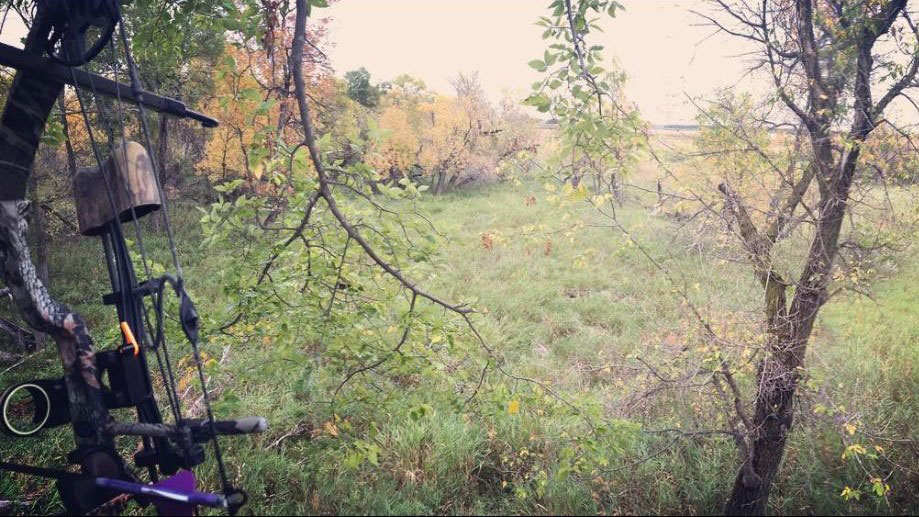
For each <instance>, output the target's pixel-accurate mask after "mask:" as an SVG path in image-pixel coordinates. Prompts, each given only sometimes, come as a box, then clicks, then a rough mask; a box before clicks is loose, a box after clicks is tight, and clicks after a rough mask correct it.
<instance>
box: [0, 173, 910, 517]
mask: <svg viewBox="0 0 919 517" xmlns="http://www.w3.org/2000/svg"><path fill="white" fill-rule="evenodd" d="M530 196H534V197H535V198H536V203H535V204H531V203H528V202H527V199H528V197H530ZM546 197H547V193H546V192H545V191H544V189H543V187H542V186H541V185H539V184H536V183H524V184H522V185H517V186H514V185H510V184H501V185H493V186H488V187H482V188H478V189H474V190H468V191H465V192H461V193H457V194H451V195H447V196H444V197H441V198H434V197H427V198H425V199H423V200H422V201H421V202H420V203H419V205H418V206H417V207H416V208H417V209H419V210H420V212H422V213H424V214H426V216H427V217H428V218H429V219H431V221H432V222H433V223H434V225H435V226H436V227H437V228H438V229H439V230H440V232H441V233H443V234H444V235H445V236H446V239H444V242H442V243H441V247H440V253H439V255H438V257H437V259H436V260H435V261H434V262H433V263H430V264H426V265H422V266H418V267H413V268H411V269H410V270H409V271H410V272H411V274H412V275H413V277H414V278H415V279H416V280H418V281H419V282H420V283H421V284H422V285H424V286H425V287H426V288H428V289H429V290H430V291H432V292H434V293H436V294H437V295H439V296H441V297H443V298H445V299H448V300H451V301H456V302H469V303H471V304H472V305H473V306H474V307H476V308H478V309H480V310H481V311H482V314H480V315H477V316H475V318H474V319H475V321H476V324H477V326H478V327H479V329H480V330H481V332H482V335H483V336H484V338H485V340H486V342H487V343H488V344H489V346H490V347H491V348H492V349H493V350H494V351H495V357H496V358H497V359H498V360H499V361H500V362H501V365H502V369H503V372H502V371H496V370H495V369H494V368H493V367H492V368H491V369H490V370H489V372H488V375H487V377H486V378H485V381H484V382H483V384H482V386H481V389H479V390H478V392H477V394H476V397H475V398H474V400H472V401H470V402H468V403H464V402H463V401H464V400H465V395H466V394H468V393H470V391H469V390H470V389H471V387H474V386H475V384H476V383H475V382H474V381H476V380H477V379H478V373H479V372H480V371H481V368H482V367H483V366H484V364H485V361H486V359H487V355H486V354H485V353H484V352H483V351H482V350H481V349H479V348H478V347H477V345H475V343H474V342H472V341H471V340H470V338H469V336H468V334H467V333H464V332H462V331H458V332H457V339H458V340H460V341H462V342H463V343H466V348H460V350H462V351H463V356H462V357H452V358H451V359H452V360H453V362H451V363H450V364H445V365H443V369H442V370H436V369H434V370H436V371H434V370H432V371H426V372H425V373H424V374H418V375H416V376H402V377H400V378H399V379H398V380H394V379H390V378H386V379H384V378H383V375H382V374H381V376H380V377H381V380H380V383H381V385H382V387H381V388H380V389H382V391H381V392H379V393H377V392H376V391H374V388H373V387H372V386H370V385H369V383H354V384H352V385H351V386H349V387H347V388H346V389H345V393H344V394H343V399H344V401H343V402H341V403H338V404H337V405H336V406H334V407H333V406H332V405H330V403H329V392H330V387H331V388H334V386H336V385H337V382H338V381H340V374H338V373H333V370H331V369H330V368H329V367H328V366H327V365H326V364H324V363H323V362H322V361H314V360H311V359H308V358H304V359H302V360H287V359H285V360H279V359H278V358H277V356H276V353H275V351H274V349H273V348H272V346H263V345H262V344H260V343H259V342H257V341H253V340H249V339H245V338H240V339H237V340H233V339H231V338H224V337H221V338H220V339H219V340H217V341H215V342H214V343H212V344H210V345H209V352H210V353H211V354H212V355H215V356H219V355H221V353H222V349H221V348H222V347H225V346H228V347H229V348H227V349H226V350H227V360H226V362H225V364H224V365H223V366H222V367H221V368H220V370H219V372H218V373H216V374H215V376H216V379H215V381H216V383H215V384H216V385H217V386H218V403H219V405H218V407H219V408H220V410H221V411H225V412H227V413H229V412H230V410H232V413H233V414H237V415H240V414H260V415H263V416H266V417H267V418H268V419H269V421H270V422H271V429H270V430H269V432H268V433H266V434H265V435H263V436H258V437H254V438H251V439H249V438H242V439H230V440H227V441H226V445H227V451H226V457H227V458H226V459H227V462H228V464H229V465H231V475H232V476H233V477H234V479H235V480H236V482H237V483H239V484H240V485H242V486H243V487H245V488H246V489H247V491H248V492H249V494H250V497H251V503H250V505H249V506H248V507H247V509H246V512H252V513H258V514H279V515H280V514H287V513H295V514H302V513H348V514H350V513H356V514H405V513H421V514H479V513H487V514H500V513H539V514H555V513H561V514H572V513H577V514H585V513H601V512H602V513H685V514H707V513H713V512H716V513H717V512H719V511H720V509H721V506H722V504H723V502H724V500H725V497H726V495H727V493H728V491H729V489H730V485H731V483H732V481H733V475H734V472H735V469H736V465H737V460H736V452H735V450H734V448H733V445H732V443H731V442H730V441H729V440H727V439H725V438H710V437H693V438H686V439H673V437H670V436H665V435H660V434H653V433H647V432H645V431H648V430H653V429H661V428H666V427H672V426H674V425H677V424H678V423H684V424H685V423H692V422H696V423H697V424H699V426H700V427H701V426H704V425H706V424H710V423H712V422H707V421H705V420H704V419H705V418H707V417H708V415H711V414H712V408H711V407H709V406H707V405H706V404H707V403H706V400H710V399H708V398H706V397H703V396H701V395H699V394H696V393H686V392H678V391H672V390H670V391H667V390H665V391H662V392H660V393H658V394H657V396H655V397H650V398H647V399H645V398H639V396H640V394H641V393H643V392H644V391H646V390H647V388H648V387H649V386H651V385H652V380H653V379H650V377H649V375H648V374H647V371H646V370H644V369H642V368H641V364H640V363H639V362H638V361H637V358H642V359H644V360H647V361H648V362H649V363H652V364H656V365H659V368H660V371H661V372H662V373H664V374H667V375H675V374H677V373H678V372H679V371H680V368H681V365H682V363H681V361H684V360H685V354H684V351H685V349H686V348H687V347H691V346H694V344H695V336H696V333H695V330H694V325H693V324H692V322H691V318H689V317H688V314H687V311H686V307H685V306H684V305H683V304H682V303H681V300H680V298H679V296H678V295H677V293H675V292H674V289H675V287H679V288H681V289H683V288H685V290H686V291H687V293H688V294H689V296H690V297H691V299H692V300H693V302H694V304H695V305H696V306H698V307H700V308H701V310H702V311H703V313H704V314H705V315H706V317H709V318H711V319H712V320H713V321H714V322H716V323H717V324H718V325H720V326H722V327H724V328H730V327H731V326H732V325H736V326H738V327H740V326H741V325H739V324H738V322H739V321H741V320H742V319H743V318H754V317H755V314H756V307H757V303H758V302H759V301H760V294H759V292H758V290H757V286H756V284H755V282H754V279H753V278H752V275H751V274H750V273H749V271H748V269H747V268H746V267H745V266H744V265H743V264H740V263H736V262H731V261H724V260H721V256H720V255H719V253H720V252H719V248H718V247H717V246H716V245H715V243H714V236H713V235H710V234H704V233H703V234H701V235H692V234H688V233H687V232H686V231H682V230H681V231H678V230H676V229H675V224H674V222H673V221H671V220H669V219H668V218H667V217H665V216H663V215H649V212H648V211H647V210H645V209H644V208H641V207H639V206H637V205H635V204H629V205H627V206H626V207H624V208H622V209H621V210H620V212H619V217H620V220H621V221H622V222H623V224H624V225H625V226H626V227H627V228H629V229H630V231H631V232H632V235H633V236H634V238H635V241H636V242H637V244H635V243H631V242H629V240H628V239H626V238H624V236H623V234H622V233H621V232H620V231H618V230H616V229H613V228H609V227H604V226H603V225H604V224H606V223H607V221H606V220H605V219H603V218H602V217H600V216H598V215H597V214H596V212H595V211H594V210H592V209H591V208H590V207H587V206H585V205H575V206H572V207H570V208H569V209H567V210H560V209H559V208H558V207H555V206H552V205H551V204H550V203H548V202H547V201H546ZM566 211H567V212H569V213H570V218H569V219H566V218H565V217H564V215H563V214H564V213H565V212H566ZM196 217H197V216H196V215H195V212H194V211H191V210H189V211H188V212H185V211H180V213H179V214H177V220H178V223H179V224H178V226H179V227H180V229H181V231H180V232H179V235H178V238H179V246H180V251H181V252H182V256H183V258H184V262H185V264H186V276H187V278H188V279H189V289H190V291H191V292H192V293H193V294H194V296H195V297H196V299H197V301H198V302H199V309H200V310H201V312H202V314H205V315H206V317H208V318H210V320H208V324H209V326H210V328H213V326H215V325H214V324H215V323H216V322H220V321H221V320H222V318H224V317H225V316H226V315H227V314H230V313H231V312H230V311H228V308H227V303H228V301H227V297H226V294H225V293H223V291H222V288H221V276H220V275H221V274H222V273H221V272H222V271H223V270H224V269H225V266H226V265H228V264H232V263H233V260H234V256H235V254H236V252H235V250H226V251H224V252H219V251H215V250H213V249H211V248H206V247H201V246H199V245H198V243H199V242H200V235H199V230H198V229H197V225H196V224H195V222H194V221H195V219H196ZM576 221H582V222H586V223H588V225H586V226H581V227H577V228H575V229H569V227H570V226H571V225H572V224H573V223H574V222H576ZM593 225H596V226H593ZM483 236H488V237H483ZM489 240H490V243H491V244H490V245H489V246H486V245H485V244H486V242H487V241H489ZM163 244H164V243H163V238H162V236H161V235H155V236H154V237H153V240H152V241H151V244H150V246H149V247H150V248H152V249H154V251H155V253H156V260H157V261H158V262H160V263H167V262H168V255H166V252H165V246H164V245H163ZM642 250H644V251H645V252H647V253H648V254H650V255H651V256H652V257H653V258H654V259H655V260H657V261H658V262H659V263H660V264H662V265H663V266H664V267H665V268H666V269H667V270H668V271H671V272H672V274H673V276H672V277H671V278H670V279H668V278H667V277H666V275H665V274H664V273H663V272H662V271H661V270H659V269H658V268H656V267H655V266H654V265H653V264H652V263H651V262H650V261H649V260H648V259H647V257H645V256H644V254H643V252H642ZM52 266H53V269H54V271H55V274H54V283H53V291H54V293H55V294H56V295H57V296H59V297H60V298H61V299H62V300H64V301H66V302H67V303H72V304H74V305H76V306H77V307H78V308H79V309H80V310H81V311H83V312H84V313H85V314H86V316H87V319H88V320H89V322H90V325H91V328H92V329H93V331H94V334H95V335H96V337H97V341H98V342H99V343H100V344H102V345H103V347H104V346H105V344H106V343H109V342H111V341H112V340H114V339H115V336H117V333H116V332H117V331H116V330H115V328H114V320H113V318H112V317H111V316H110V315H109V312H108V308H104V307H101V306H99V304H98V303H97V301H98V300H99V299H100V296H101V294H102V293H103V291H104V285H105V284H104V279H105V276H104V275H105V272H104V270H103V269H102V267H103V266H102V262H101V252H100V250H99V249H98V245H97V243H96V242H95V241H93V240H90V239H67V240H63V241H59V242H56V243H55V244H54V246H53V255H52ZM87 272H88V273H87ZM253 274H254V272H253ZM917 283H919V264H916V262H915V261H914V260H912V259H911V257H910V256H908V255H903V256H901V257H900V266H899V270H898V271H896V272H895V273H893V274H892V276H890V277H889V278H887V279H885V280H883V281H881V282H879V283H878V284H876V285H875V286H873V287H874V293H875V300H874V301H871V300H868V299H864V298H857V297H854V296H846V297H840V298H838V299H835V300H834V301H832V302H831V303H830V304H829V305H828V306H827V307H826V308H825V310H824V313H823V315H822V317H821V318H820V323H819V328H818V332H817V336H816V337H815V340H814V343H813V345H812V346H811V358H810V363H809V364H810V365H811V368H810V371H809V375H810V376H811V378H812V379H813V380H814V381H813V382H812V383H811V384H810V386H811V387H812V390H810V391H807V392H806V393H805V394H804V395H803V396H802V401H801V403H800V404H799V409H800V411H799V413H800V415H799V417H798V426H797V427H796V429H795V432H794V434H793V438H792V442H791V444H790V445H789V451H788V456H787V458H786V461H785V465H784V467H783V470H782V474H781V478H780V479H779V480H778V482H777V485H776V487H775V491H774V493H773V499H772V505H773V511H775V512H776V513H778V512H787V513H810V514H819V513H834V514H840V513H873V512H883V513H912V512H916V511H919V499H917V498H916V496H915V495H914V493H915V488H917V487H919V478H917V477H916V474H911V473H910V472H912V470H911V469H913V465H915V464H917V459H919V446H917V439H919V433H917V431H916V428H915V427H914V425H913V424H914V422H916V420H917V417H919V414H917V411H919V410H917V408H919V406H917V404H916V400H915V397H916V395H917V394H919V371H917V368H919V347H917V337H919V325H917V324H916V322H917V321H919V287H917V285H919V284H917ZM750 311H752V315H751V312H750ZM301 346H302V344H301ZM454 363H455V364H454ZM57 372H59V363H57V362H56V358H55V353H54V351H53V350H46V351H43V352H41V353H39V354H37V355H36V357H34V358H32V359H30V361H29V362H28V363H27V364H26V365H24V366H22V367H20V368H17V369H14V370H13V371H11V372H8V373H5V374H4V376H3V379H2V383H3V384H6V383H8V382H12V381H16V380H21V379H26V378H30V377H32V376H35V375H48V376H50V375H57V374H59V373H57ZM403 377H404V378H403ZM409 377H411V378H409ZM522 378H528V379H533V380H537V381H539V383H540V384H539V385H537V384H533V383H531V382H528V381H526V380H522ZM454 383H455V384H456V385H457V386H460V387H461V388H457V389H463V390H467V391H464V392H463V396H459V397H451V396H448V395H446V394H449V393H452V392H453V391H454ZM545 388H549V389H551V390H552V391H553V392H555V393H558V394H559V395H560V396H561V397H563V398H564V399H565V401H567V402H570V403H571V404H572V405H574V407H576V408H577V409H578V412H577V413H576V412H575V411H572V410H571V408H570V407H569V406H568V405H567V403H566V402H562V401H560V400H558V399H556V398H553V397H552V396H551V395H550V393H549V392H547V391H546V389H545ZM367 393H372V394H374V395H373V396H372V397H370V398H361V397H360V396H358V395H361V396H365V397H366V394H367ZM230 395H232V397H230ZM230 398H232V404H230V403H228V400H229V399H230ZM511 401H514V402H517V403H518V404H519V410H517V411H513V410H510V409H509V407H510V406H509V405H508V404H509V402H511ZM831 401H832V404H835V406H834V408H833V410H832V411H831V412H829V413H827V412H825V411H823V412H822V410H821V406H827V405H830V404H831ZM840 406H842V407H840ZM419 408H423V411H421V412H420V413H419ZM584 415H587V416H588V417H589V418H591V419H592V420H593V421H594V422H595V423H597V424H598V425H601V426H602V427H603V429H600V430H593V431H592V430H591V429H590V427H589V426H588V425H587V424H586V423H585V420H584V418H583V416H584ZM700 418H701V419H702V421H701V422H697V421H698V420H699V419H700ZM844 423H853V424H855V426H856V430H855V431H854V434H851V435H850V434H849V433H848V431H846V430H845V428H844V427H843V424H844ZM70 443H71V442H70V439H69V436H68V433H67V430H66V429H64V430H59V431H55V432H52V433H49V434H48V435H47V436H46V438H44V439H41V440H40V441H35V442H21V441H20V442H14V441H12V440H9V439H7V438H3V441H2V442H0V450H2V452H0V456H2V457H3V458H4V459H8V460H11V461H24V462H32V463H36V464H56V465H63V464H64V460H63V457H64V455H65V454H66V452H67V451H68V449H69V447H70ZM853 443H860V444H863V445H865V446H866V447H869V448H873V447H874V446H878V447H881V448H882V449H883V453H881V454H880V455H879V458H878V459H876V460H866V461H868V462H869V463H870V465H869V466H868V468H869V470H870V471H871V472H876V473H877V475H881V476H887V475H888V474H890V477H889V479H888V480H887V482H888V483H890V485H891V487H892V490H891V492H890V495H889V497H888V501H889V503H888V502H880V503H878V502H877V501H876V499H873V498H872V497H870V496H868V495H867V494H866V495H865V496H863V498H862V500H861V501H858V502H856V501H851V502H846V501H844V500H843V499H842V498H841V497H840V495H839V494H840V492H841V490H842V488H843V487H844V486H851V487H853V488H855V487H858V486H859V485H860V484H863V483H865V482H867V480H866V474H865V472H864V471H862V470H860V469H859V468H857V467H856V466H854V465H853V462H852V461H851V460H849V461H844V460H842V459H841V455H842V453H843V450H844V449H845V447H846V446H847V445H851V444H853ZM124 445H125V446H126V447H129V446H130V444H129V443H125V444H124ZM269 446H271V448H269ZM872 450H873V449H872ZM897 465H901V466H903V467H904V468H900V467H897ZM199 472H200V473H201V475H202V476H203V478H204V482H205V484H206V485H208V486H209V487H211V488H215V487H216V479H215V477H214V474H213V465H211V464H206V465H204V466H202V467H201V468H200V469H199ZM0 494H2V495H3V496H4V497H10V498H12V499H26V500H30V501H34V504H35V506H34V508H33V509H32V511H33V512H49V511H57V509H58V508H59V507H58V506H56V505H57V504H58V503H57V500H56V496H55V495H54V494H53V490H52V489H51V487H49V486H47V484H45V483H44V482H42V481H38V480H30V479H27V478H24V477H20V476H14V477H9V476H4V477H0Z"/></svg>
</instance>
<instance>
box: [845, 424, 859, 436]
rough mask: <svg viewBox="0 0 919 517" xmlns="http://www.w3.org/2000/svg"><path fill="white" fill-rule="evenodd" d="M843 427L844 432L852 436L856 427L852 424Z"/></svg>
mask: <svg viewBox="0 0 919 517" xmlns="http://www.w3.org/2000/svg"><path fill="white" fill-rule="evenodd" d="M843 427H845V428H846V432H847V433H849V436H852V435H853V434H855V431H856V429H858V428H857V427H855V426H854V425H852V424H846V425H844V426H843Z"/></svg>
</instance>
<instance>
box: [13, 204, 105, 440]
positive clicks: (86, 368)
mask: <svg viewBox="0 0 919 517" xmlns="http://www.w3.org/2000/svg"><path fill="white" fill-rule="evenodd" d="M28 211H29V202H28V201H25V200H17V201H0V278H2V279H3V281H4V282H5V283H6V285H7V287H9V289H10V292H11V293H12V295H13V299H14V300H15V301H16V305H17V306H18V307H19V310H20V313H21V314H22V316H23V318H24V319H25V320H26V322H28V323H29V325H30V326H31V327H32V328H34V329H36V330H40V331H42V332H45V333H47V334H48V335H50V336H51V337H52V338H53V339H54V341H55V342H56V343H57V345H58V348H59V350H60V354H61V361H62V362H63V365H64V371H65V372H66V378H65V380H66V383H67V392H68V399H69V402H70V412H71V417H72V420H73V426H74V431H75V435H76V439H77V446H80V447H82V446H103V447H107V448H108V447H111V443H112V442H111V438H110V437H109V436H108V435H107V434H106V433H105V432H104V429H105V426H106V425H107V423H108V421H109V416H108V409H107V408H106V406H105V404H104V402H103V400H102V388H101V386H100V384H99V379H98V377H97V372H96V357H95V352H94V350H93V342H92V338H90V336H89V333H88V332H87V330H86V325H85V323H84V322H83V318H81V317H80V315H79V314H77V313H75V312H74V311H73V310H71V309H70V308H68V307H67V306H65V305H63V304H60V303H58V302H56V301H55V300H54V299H52V298H51V295H50V294H49V293H48V289H47V288H46V287H45V286H44V284H42V282H41V280H39V278H38V274H37V272H36V270H35V265H34V264H33V263H32V259H31V258H30V256H29V249H28V246H27V241H26V235H27V231H28V223H27V222H26V216H27V215H28Z"/></svg>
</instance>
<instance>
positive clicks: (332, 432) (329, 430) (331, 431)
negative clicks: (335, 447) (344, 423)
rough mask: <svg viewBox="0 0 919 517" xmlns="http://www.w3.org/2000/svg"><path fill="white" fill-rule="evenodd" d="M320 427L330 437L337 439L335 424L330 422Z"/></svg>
mask: <svg viewBox="0 0 919 517" xmlns="http://www.w3.org/2000/svg"><path fill="white" fill-rule="evenodd" d="M322 427H323V429H325V432H327V433H329V435H330V436H334V437H335V438H338V427H336V426H335V424H333V423H332V422H326V423H325V424H323V425H322Z"/></svg>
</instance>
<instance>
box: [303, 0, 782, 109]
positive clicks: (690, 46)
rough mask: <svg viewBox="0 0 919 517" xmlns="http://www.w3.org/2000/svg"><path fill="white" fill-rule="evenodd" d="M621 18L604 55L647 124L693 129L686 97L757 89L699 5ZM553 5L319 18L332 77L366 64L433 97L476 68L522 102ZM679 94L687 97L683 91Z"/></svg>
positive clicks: (342, 9) (637, 0) (502, 2)
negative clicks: (408, 79)
mask: <svg viewBox="0 0 919 517" xmlns="http://www.w3.org/2000/svg"><path fill="white" fill-rule="evenodd" d="M621 3H623V4H624V5H625V11H622V12H620V13H619V15H618V16H617V17H616V18H614V19H607V20H606V21H604V22H603V27H604V30H605V33H602V34H597V35H596V39H595V40H593V41H596V42H597V43H599V44H602V45H605V46H606V49H605V50H604V52H603V53H604V58H605V59H606V60H607V61H612V60H613V59H616V60H617V61H618V62H619V64H620V65H621V67H622V68H624V69H625V71H626V73H627V74H628V83H627V86H626V94H627V95H628V97H629V98H630V99H631V100H632V101H633V102H635V103H636V104H637V105H638V107H639V109H640V110H641V112H642V115H643V116H644V117H645V119H646V120H649V121H651V122H653V123H657V124H666V123H692V122H693V121H694V117H695V114H696V110H695V108H693V107H692V105H691V104H689V103H688V102H687V101H686V97H685V94H689V95H691V96H693V97H698V96H706V95H710V94H712V93H714V92H715V91H716V90H718V89H721V88H730V87H735V88H738V89H743V90H754V91H758V92H763V91H765V90H766V89H767V87H768V84H766V83H764V82H763V79H762V78H761V77H759V78H751V77H746V78H745V77H744V72H745V70H746V68H745V58H744V57H742V56H740V57H739V55H740V54H743V53H744V52H746V51H749V50H750V48H749V47H745V46H744V45H742V44H740V43H739V42H738V41H737V40H736V39H734V38H729V37H727V36H724V35H716V36H712V37H710V36H711V35H712V33H713V32H714V31H713V29H712V28H711V27H710V26H704V24H703V22H704V21H703V20H702V18H700V17H698V16H696V15H694V14H692V13H691V12H690V10H691V9H694V10H706V9H708V7H707V4H706V2H705V0H621ZM548 4H549V0H339V1H338V2H336V3H335V4H333V5H332V6H331V7H329V8H327V9H322V10H320V11H319V13H318V16H323V17H329V18H330V19H331V22H330V31H331V32H330V40H331V42H332V44H333V45H334V46H333V47H332V48H331V50H330V52H329V58H330V60H331V63H332V66H333V67H334V68H335V70H336V73H337V74H338V75H344V73H345V72H347V71H348V70H352V69H355V68H358V67H361V66H363V67H365V68H367V70H369V71H370V73H371V75H372V76H373V79H374V80H375V81H386V80H390V79H393V78H394V77H396V76H397V75H399V74H402V73H407V74H409V75H413V76H416V77H419V78H421V79H422V80H424V81H425V83H427V85H428V86H429V87H430V88H432V89H434V90H437V91H440V92H444V93H449V92H450V91H451V88H450V85H449V82H448V79H449V78H450V77H453V76H455V75H456V74H457V73H458V72H460V71H463V72H471V71H475V70H477V71H478V72H479V77H480V79H481V81H482V83H483V87H484V88H485V91H486V93H488V94H489V96H490V97H491V98H492V99H493V100H498V99H500V98H501V96H502V94H503V92H504V91H510V92H514V93H516V96H517V97H519V98H523V97H525V96H526V94H527V92H528V90H529V88H530V84H532V83H533V81H535V80H537V79H538V78H539V74H538V73H537V72H535V71H534V70H532V69H530V68H529V67H528V66H527V64H526V63H527V62H528V61H530V60H532V59H536V58H541V57H542V51H543V49H544V48H546V44H545V43H544V42H543V40H542V39H541V33H542V30H541V29H540V28H539V27H537V26H536V25H535V24H534V22H535V21H536V19H537V17H538V16H540V15H545V14H547V11H548V10H547V8H546V6H547V5H548ZM684 92H685V93H684Z"/></svg>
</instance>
